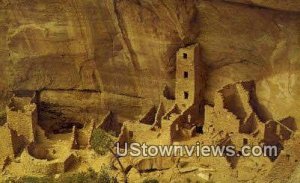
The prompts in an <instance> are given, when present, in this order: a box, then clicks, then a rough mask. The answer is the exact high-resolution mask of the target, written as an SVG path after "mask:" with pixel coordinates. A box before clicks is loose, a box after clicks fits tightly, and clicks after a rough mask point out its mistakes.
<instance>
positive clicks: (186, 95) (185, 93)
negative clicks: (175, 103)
mask: <svg viewBox="0 0 300 183" xmlns="http://www.w3.org/2000/svg"><path fill="white" fill-rule="evenodd" d="M188 98H189V92H187V91H185V92H184V99H188Z"/></svg>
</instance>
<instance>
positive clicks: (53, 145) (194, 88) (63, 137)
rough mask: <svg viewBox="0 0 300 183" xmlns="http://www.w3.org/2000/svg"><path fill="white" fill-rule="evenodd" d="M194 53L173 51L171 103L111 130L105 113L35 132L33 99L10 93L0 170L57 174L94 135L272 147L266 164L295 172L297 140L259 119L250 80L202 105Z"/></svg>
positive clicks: (289, 124)
mask: <svg viewBox="0 0 300 183" xmlns="http://www.w3.org/2000/svg"><path fill="white" fill-rule="evenodd" d="M199 52H200V49H199V45H198V44H195V45H190V46H188V47H185V48H181V49H179V51H178V52H177V56H176V58H177V59H176V87H175V95H174V96H175V97H172V96H173V95H172V94H171V93H170V91H169V88H168V86H166V87H165V89H164V91H163V92H162V95H161V101H160V104H159V105H158V106H152V107H150V108H149V110H148V111H147V112H146V113H144V114H143V115H142V116H140V118H139V119H138V120H136V121H125V122H123V124H120V123H117V122H116V121H115V120H114V116H113V114H112V112H110V111H108V112H107V114H106V115H105V116H104V118H102V119H101V120H96V121H95V120H90V121H88V122H83V123H72V122H63V123H60V124H55V125H52V126H49V127H46V129H45V128H44V127H42V126H40V125H39V114H38V106H39V104H38V100H37V96H36V93H35V92H31V93H27V92H25V94H24V92H20V93H21V95H20V93H19V92H16V94H15V95H14V96H13V97H12V99H11V101H10V103H9V104H8V106H7V107H6V114H7V122H6V123H5V124H4V125H3V126H0V134H1V135H2V140H1V141H0V149H2V150H1V152H0V168H1V169H2V170H5V168H6V167H7V165H8V164H10V166H9V169H8V170H13V171H15V170H20V168H21V169H22V170H24V171H23V173H26V174H30V175H31V174H33V175H35V174H38V175H54V174H60V173H64V172H66V171H68V170H69V169H70V168H72V167H73V166H75V165H76V163H78V162H79V161H80V159H81V156H80V155H79V154H78V152H79V151H80V150H84V149H88V148H89V147H90V140H91V135H92V132H93V130H94V129H97V128H102V129H104V130H105V131H113V132H115V133H116V134H118V142H120V143H121V145H124V144H125V143H127V142H133V141H136V142H139V143H147V144H151V145H169V144H177V143H181V142H183V143H184V142H192V141H198V142H200V143H201V144H210V145H221V146H226V145H235V146H236V147H237V151H239V150H240V148H241V147H242V146H243V145H252V146H253V145H260V146H263V145H275V146H277V147H279V149H280V150H281V153H280V155H279V156H278V157H269V158H270V160H271V161H274V169H276V168H279V167H281V164H282V162H286V161H289V162H291V164H290V166H291V167H295V166H296V163H295V162H297V161H298V160H299V158H300V155H299V153H297V150H296V147H295V146H294V145H293V142H295V141H297V139H298V138H299V135H298V132H297V126H296V124H295V121H294V119H293V118H292V117H290V116H286V117H285V118H283V119H268V120H265V119H264V118H262V117H261V114H260V113H259V111H258V107H257V106H258V105H259V103H258V101H256V97H255V83H254V81H242V82H238V83H233V84H229V85H227V86H224V87H223V88H222V89H220V90H219V91H218V92H216V95H215V99H214V105H207V104H205V103H204V99H203V95H204V89H205V73H204V65H203V63H202V62H201V60H200V57H199V55H200V54H199ZM145 134H147V135H145ZM208 161H209V163H212V162H213V161H211V160H208ZM218 161H219V162H220V163H221V162H222V164H224V167H225V166H226V167H231V168H235V167H236V166H238V162H237V159H232V158H227V157H224V158H223V159H222V158H221V159H219V160H218ZM264 161H265V160H264ZM176 162H177V163H178V159H176V158H174V157H171V158H164V157H155V158H143V157H140V158H138V159H136V160H134V162H131V164H128V167H135V168H136V169H137V170H138V171H141V172H146V171H149V170H153V169H156V170H165V169H168V168H170V167H172V166H174V164H176ZM18 167H19V168H18ZM20 171H21V170H20ZM182 171H184V170H182ZM274 172H280V171H279V170H278V171H274ZM205 177H209V176H207V175H205Z"/></svg>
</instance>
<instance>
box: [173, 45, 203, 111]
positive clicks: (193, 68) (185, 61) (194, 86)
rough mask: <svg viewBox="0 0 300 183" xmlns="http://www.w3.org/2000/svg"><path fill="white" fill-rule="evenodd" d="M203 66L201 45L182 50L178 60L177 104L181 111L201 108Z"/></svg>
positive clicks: (179, 52) (178, 54) (178, 53)
mask: <svg viewBox="0 0 300 183" xmlns="http://www.w3.org/2000/svg"><path fill="white" fill-rule="evenodd" d="M203 71H204V69H203V66H202V64H201V63H200V50H199V45H198V44H194V45H191V46H188V47H185V48H181V49H179V50H178V52H177V58H176V93H175V98H176V103H177V105H178V107H179V108H180V109H183V110H184V109H187V108H188V107H190V106H193V105H196V106H199V108H200V104H201V103H202V99H203V92H204V78H203V77H204V74H203Z"/></svg>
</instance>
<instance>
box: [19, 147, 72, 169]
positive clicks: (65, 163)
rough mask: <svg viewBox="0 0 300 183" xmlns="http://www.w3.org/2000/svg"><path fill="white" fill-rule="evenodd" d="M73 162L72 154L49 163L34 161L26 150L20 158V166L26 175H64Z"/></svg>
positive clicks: (39, 160)
mask: <svg viewBox="0 0 300 183" xmlns="http://www.w3.org/2000/svg"><path fill="white" fill-rule="evenodd" d="M75 161H76V157H75V156H74V155H73V154H69V155H67V156H66V157H62V158H61V159H55V160H50V161H48V160H41V159H36V158H34V157H32V156H30V154H29V153H28V151H27V150H25V151H24V152H23V153H22V156H21V166H22V168H23V170H24V171H25V172H26V174H39V175H55V174H60V173H64V172H66V170H68V168H69V167H70V165H72V164H73V163H75Z"/></svg>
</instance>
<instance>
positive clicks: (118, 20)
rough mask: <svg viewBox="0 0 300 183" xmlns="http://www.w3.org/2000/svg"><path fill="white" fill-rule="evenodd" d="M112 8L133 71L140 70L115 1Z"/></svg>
mask: <svg viewBox="0 0 300 183" xmlns="http://www.w3.org/2000/svg"><path fill="white" fill-rule="evenodd" d="M113 9H114V13H115V15H116V21H117V25H118V27H119V29H120V31H121V34H122V38H123V40H124V43H125V46H126V47H127V49H128V52H129V56H130V60H131V62H132V65H133V67H134V69H135V71H140V65H139V62H138V59H137V55H136V53H135V52H134V49H133V47H132V44H131V42H130V39H129V38H128V33H127V30H126V27H125V25H124V20H123V18H122V15H121V13H120V12H119V11H118V7H117V1H113Z"/></svg>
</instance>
